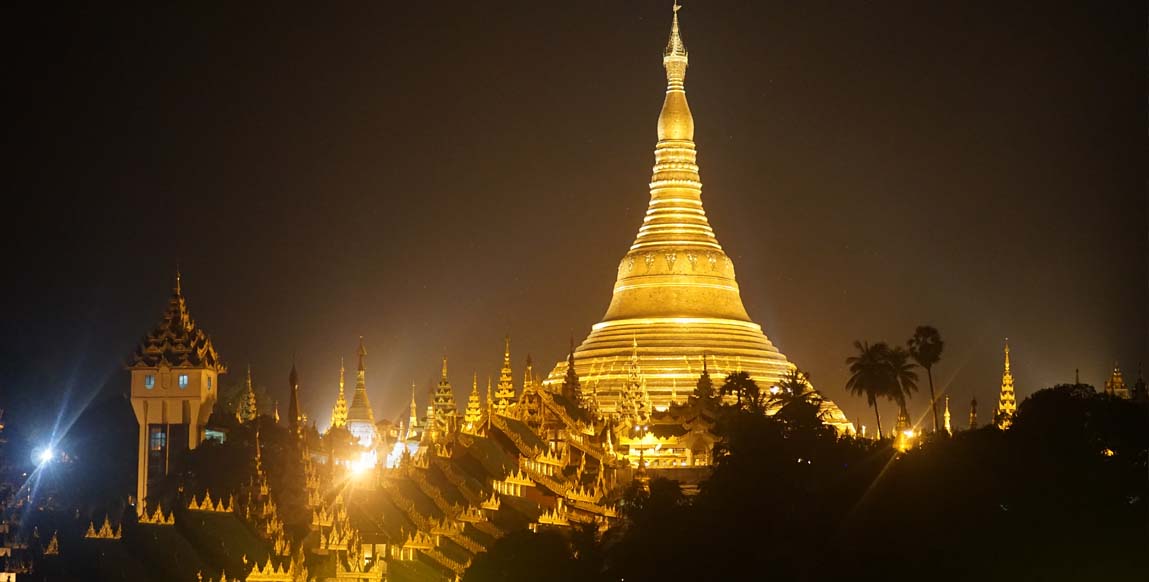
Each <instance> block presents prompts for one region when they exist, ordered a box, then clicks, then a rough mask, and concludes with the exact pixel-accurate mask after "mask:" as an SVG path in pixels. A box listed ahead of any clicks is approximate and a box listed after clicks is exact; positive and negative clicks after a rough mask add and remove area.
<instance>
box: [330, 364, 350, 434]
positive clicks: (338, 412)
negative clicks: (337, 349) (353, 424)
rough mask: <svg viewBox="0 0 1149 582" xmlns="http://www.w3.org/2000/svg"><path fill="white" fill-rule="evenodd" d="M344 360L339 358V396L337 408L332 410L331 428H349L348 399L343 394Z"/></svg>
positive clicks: (336, 399)
mask: <svg viewBox="0 0 1149 582" xmlns="http://www.w3.org/2000/svg"><path fill="white" fill-rule="evenodd" d="M343 377H344V369H343V358H342V357H340V358H339V395H338V396H336V397H335V406H334V408H332V409H331V426H332V427H344V426H347V397H346V396H345V395H344V392H343Z"/></svg>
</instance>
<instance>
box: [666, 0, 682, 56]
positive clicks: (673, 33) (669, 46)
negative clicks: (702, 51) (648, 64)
mask: <svg viewBox="0 0 1149 582" xmlns="http://www.w3.org/2000/svg"><path fill="white" fill-rule="evenodd" d="M679 10H682V5H681V4H679V3H678V2H677V1H675V3H674V17H673V19H672V20H671V23H670V40H668V41H667V43H666V50H665V51H664V52H663V53H662V56H663V62H667V61H669V60H677V61H681V62H682V63H683V64H685V63H686V57H687V53H686V45H685V44H684V43H683V42H682V35H681V34H680V33H679V31H678V11H679Z"/></svg>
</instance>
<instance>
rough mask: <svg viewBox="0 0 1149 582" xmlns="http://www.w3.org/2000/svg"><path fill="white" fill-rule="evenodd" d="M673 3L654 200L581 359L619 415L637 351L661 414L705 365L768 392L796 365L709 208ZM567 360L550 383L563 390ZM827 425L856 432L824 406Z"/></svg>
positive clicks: (606, 404)
mask: <svg viewBox="0 0 1149 582" xmlns="http://www.w3.org/2000/svg"><path fill="white" fill-rule="evenodd" d="M679 8H680V7H679V6H677V5H675V9H674V19H673V22H672V24H671V29H670V40H669V42H668V43H667V45H666V50H665V51H664V52H663V57H662V65H663V67H664V68H665V70H666V81H667V85H666V97H665V100H664V101H663V104H662V111H661V113H660V114H659V116H658V143H657V145H656V146H655V149H654V171H653V176H652V178H651V181H650V203H649V206H648V208H647V211H646V216H645V217H644V218H643V222H642V226H641V227H640V228H639V229H638V235H637V236H636V237H635V239H634V243H633V244H632V245H631V246H630V250H629V251H628V252H627V253H626V255H625V256H623V258H622V260H621V261H620V262H619V266H618V275H617V279H616V281H615V285H614V294H613V296H612V298H611V302H610V306H609V307H608V308H607V311H606V315H604V316H603V319H602V321H601V322H599V323H597V324H595V325H594V326H593V327H592V329H591V333H590V335H589V336H588V337H587V338H586V339H585V340H583V342H582V344H580V345H579V346H578V348H577V349H576V350H575V353H574V358H573V359H574V361H575V362H576V363H575V371H576V372H577V373H578V377H579V379H580V381H581V385H582V386H583V390H584V391H590V390H595V391H597V395H596V396H597V399H598V404H599V406H601V407H602V411H603V412H608V413H609V412H614V411H615V409H616V407H617V404H618V401H619V397H620V395H621V394H622V393H623V392H624V391H625V389H626V387H627V383H628V376H629V374H630V370H631V366H632V359H633V353H632V348H633V346H634V345H637V355H638V358H639V359H640V360H641V365H642V369H643V376H644V380H645V383H646V391H647V392H648V393H649V397H650V399H651V402H652V404H653V405H654V407H655V408H663V407H666V406H668V405H669V404H670V402H671V399H672V396H671V394H672V392H673V391H674V388H675V386H676V385H677V384H681V385H683V386H692V385H694V383H695V382H696V381H697V380H698V377H699V375H700V373H701V372H702V368H703V356H704V354H705V355H706V356H707V357H708V358H709V364H710V367H711V371H712V372H714V371H716V369H717V371H719V372H720V373H721V374H722V375H725V374H727V373H730V372H735V371H744V372H748V373H749V374H750V376H751V377H752V378H753V379H754V380H755V381H756V382H757V383H758V384H759V385H762V386H764V387H766V386H771V385H773V384H775V383H776V382H778V381H779V380H780V379H781V378H782V376H783V375H785V374H786V373H787V372H788V371H790V370H791V369H793V368H794V365H793V364H791V363H790V362H789V360H787V359H786V356H784V355H783V354H782V353H781V352H779V351H778V349H777V348H775V347H774V344H772V343H771V342H770V340H769V339H768V338H767V337H766V335H765V334H764V333H763V332H762V327H761V326H759V325H758V324H757V323H754V322H753V321H752V320H751V319H750V316H749V315H748V314H747V313H746V308H745V307H743V305H742V297H741V295H740V294H739V288H738V282H737V281H736V280H735V276H734V264H733V263H732V262H731V260H730V258H729V257H728V256H727V255H726V253H725V252H724V251H723V249H722V245H720V244H719V243H718V239H717V238H716V237H715V235H714V230H713V229H712V228H711V227H710V223H709V222H708V221H707V218H706V211H705V210H704V209H703V207H702V182H701V179H700V178H699V170H698V164H697V149H696V148H695V144H694V118H693V116H692V115H691V113H690V106H689V105H688V104H687V101H686V89H685V85H684V82H685V79H686V68H687V65H688V62H689V58H688V53H687V50H686V45H685V44H684V43H683V41H682V35H681V34H680V32H679V27H678V9H679ZM567 365H568V364H567V361H562V362H559V363H558V365H557V366H555V368H554V370H553V371H552V372H551V373H550V375H549V377H548V378H547V380H546V382H545V384H546V386H547V387H548V388H551V389H552V390H557V389H558V387H559V386H561V384H562V382H563V379H564V376H565V374H566V369H567ZM824 411H825V412H826V413H827V415H826V419H827V422H829V423H830V424H833V425H835V426H838V427H840V428H842V429H844V430H850V429H852V426H850V424H849V422H848V421H847V420H846V417H845V415H843V414H842V412H841V410H839V409H838V407H837V406H835V405H834V404H833V403H831V402H830V401H828V400H827V401H825V405H824Z"/></svg>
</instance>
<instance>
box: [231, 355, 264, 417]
mask: <svg viewBox="0 0 1149 582" xmlns="http://www.w3.org/2000/svg"><path fill="white" fill-rule="evenodd" d="M240 398H241V400H240V401H239V407H238V408H237V409H236V411H235V417H236V420H239V421H240V422H251V421H253V420H255V418H256V417H257V416H259V409H258V408H257V406H256V401H255V385H254V384H252V382H251V364H248V365H247V380H246V381H245V383H244V388H243V396H240Z"/></svg>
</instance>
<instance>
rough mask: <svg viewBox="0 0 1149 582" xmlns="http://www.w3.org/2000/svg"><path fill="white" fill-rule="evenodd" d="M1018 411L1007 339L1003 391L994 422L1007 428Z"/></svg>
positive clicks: (1002, 428)
mask: <svg viewBox="0 0 1149 582" xmlns="http://www.w3.org/2000/svg"><path fill="white" fill-rule="evenodd" d="M1016 412H1017V396H1016V395H1015V394H1014V391H1013V372H1012V371H1010V369H1009V340H1008V339H1006V340H1005V371H1004V372H1002V374H1001V393H1000V394H999V395H998V398H997V410H995V411H994V415H993V416H994V419H993V421H994V424H996V425H997V428H1000V429H1001V430H1005V429H1007V428H1009V425H1011V424H1013V415H1014V413H1016Z"/></svg>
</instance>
